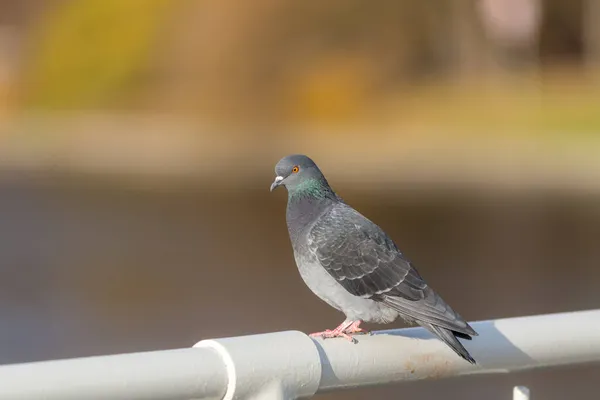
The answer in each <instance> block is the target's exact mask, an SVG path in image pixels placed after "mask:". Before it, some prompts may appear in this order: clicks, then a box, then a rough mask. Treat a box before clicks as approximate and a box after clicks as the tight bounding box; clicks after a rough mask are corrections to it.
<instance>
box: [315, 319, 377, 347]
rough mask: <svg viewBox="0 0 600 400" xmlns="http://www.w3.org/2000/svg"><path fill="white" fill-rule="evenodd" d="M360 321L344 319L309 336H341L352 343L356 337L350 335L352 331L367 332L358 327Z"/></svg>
mask: <svg viewBox="0 0 600 400" xmlns="http://www.w3.org/2000/svg"><path fill="white" fill-rule="evenodd" d="M361 322H362V321H360V320H358V321H344V322H342V323H341V324H340V326H338V327H337V328H335V329H333V330H331V329H327V330H324V331H323V332H315V333H311V334H310V335H309V336H311V337H322V338H323V339H329V338H335V337H342V338H344V339H346V340H348V341H350V342H352V343H357V341H356V339H355V338H353V337H352V336H350V334H353V333H368V332H367V331H365V330H364V329H361V328H359V326H360V324H361Z"/></svg>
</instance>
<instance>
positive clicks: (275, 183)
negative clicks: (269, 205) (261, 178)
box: [270, 176, 283, 192]
mask: <svg viewBox="0 0 600 400" xmlns="http://www.w3.org/2000/svg"><path fill="white" fill-rule="evenodd" d="M282 181H283V176H276V177H275V180H274V181H273V183H271V189H270V191H271V192H272V191H273V190H275V189H277V187H278V186H279V185H281V182H282Z"/></svg>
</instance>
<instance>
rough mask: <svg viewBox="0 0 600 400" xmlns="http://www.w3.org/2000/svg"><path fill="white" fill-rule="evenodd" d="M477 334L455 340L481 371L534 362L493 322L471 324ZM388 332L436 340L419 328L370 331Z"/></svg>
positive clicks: (522, 366) (376, 333)
mask: <svg viewBox="0 0 600 400" xmlns="http://www.w3.org/2000/svg"><path fill="white" fill-rule="evenodd" d="M471 325H472V327H473V328H474V329H475V331H476V332H477V333H478V334H479V335H478V336H473V338H472V339H471V340H465V339H458V340H459V342H461V343H462V344H463V346H465V348H466V349H467V350H468V351H469V353H470V354H471V355H472V356H473V358H474V359H475V360H476V361H477V365H478V366H480V367H483V368H480V369H484V371H482V372H488V373H493V372H498V371H496V370H494V367H496V366H497V367H499V369H506V370H507V372H508V369H509V368H510V370H516V369H519V368H527V367H529V366H532V365H534V364H535V360H534V359H532V358H531V357H530V356H529V355H527V354H526V353H524V352H523V351H522V350H521V349H520V348H518V347H517V346H515V345H514V344H513V343H512V342H511V341H510V340H509V339H508V338H507V337H506V336H505V335H504V334H503V333H502V332H501V331H500V330H499V329H498V327H497V322H496V321H481V322H475V323H472V324H471ZM379 335H391V336H402V337H406V338H412V339H419V340H439V339H438V338H437V337H435V336H434V335H433V334H432V333H430V332H429V331H427V330H426V329H423V328H421V327H414V328H405V329H390V330H381V331H373V332H372V336H379Z"/></svg>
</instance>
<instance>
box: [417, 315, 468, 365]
mask: <svg viewBox="0 0 600 400" xmlns="http://www.w3.org/2000/svg"><path fill="white" fill-rule="evenodd" d="M418 323H419V325H421V326H422V327H423V328H425V329H427V330H428V331H429V332H431V333H433V334H434V335H435V336H437V337H438V338H439V339H440V340H441V341H442V342H444V343H446V344H447V345H448V346H449V347H450V348H451V349H452V350H454V352H455V353H456V354H458V355H459V356H460V357H462V358H464V359H465V360H467V361H468V362H470V363H471V364H476V361H475V359H474V358H473V357H471V354H469V352H468V351H467V349H465V348H464V346H463V345H462V344H461V343H460V342H459V341H458V339H457V336H458V337H460V338H463V339H468V340H471V337H470V336H468V335H465V334H464V333H460V332H453V331H451V330H450V329H446V328H443V327H441V326H437V325H433V324H429V323H424V322H418Z"/></svg>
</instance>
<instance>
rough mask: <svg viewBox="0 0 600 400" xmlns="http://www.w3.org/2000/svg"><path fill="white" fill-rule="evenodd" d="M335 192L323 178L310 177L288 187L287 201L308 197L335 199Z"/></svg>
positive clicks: (309, 198)
mask: <svg viewBox="0 0 600 400" xmlns="http://www.w3.org/2000/svg"><path fill="white" fill-rule="evenodd" d="M335 198H337V196H336V194H335V193H334V192H333V190H331V188H330V187H329V184H328V183H327V181H326V180H325V178H320V179H319V178H311V179H306V180H304V181H302V182H300V183H298V184H297V185H296V186H294V187H290V188H288V201H289V202H300V201H303V200H306V199H308V200H309V201H310V200H320V199H335Z"/></svg>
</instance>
